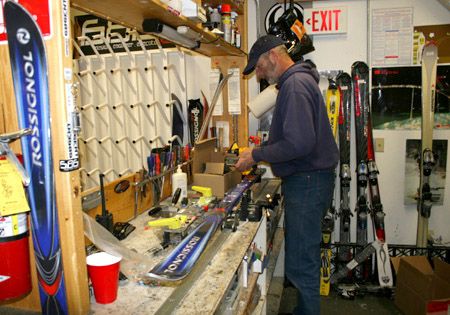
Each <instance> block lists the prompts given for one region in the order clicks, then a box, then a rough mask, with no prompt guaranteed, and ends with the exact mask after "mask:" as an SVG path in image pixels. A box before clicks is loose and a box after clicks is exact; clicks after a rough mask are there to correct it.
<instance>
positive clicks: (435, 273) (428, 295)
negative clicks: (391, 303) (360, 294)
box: [392, 256, 450, 315]
mask: <svg viewBox="0 0 450 315" xmlns="http://www.w3.org/2000/svg"><path fill="white" fill-rule="evenodd" d="M392 264H393V266H394V269H395V271H396V273H397V287H396V290H395V304H396V305H397V307H398V308H399V309H400V310H401V311H402V312H404V313H405V314H408V315H441V314H445V315H447V314H448V311H449V310H450V265H449V264H447V263H445V262H443V261H442V260H440V259H438V258H434V259H433V264H434V270H433V268H432V267H431V264H430V263H429V262H428V259H427V257H425V256H406V257H394V258H392Z"/></svg>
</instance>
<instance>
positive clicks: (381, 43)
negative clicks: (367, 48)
mask: <svg viewBox="0 0 450 315" xmlns="http://www.w3.org/2000/svg"><path fill="white" fill-rule="evenodd" d="M371 30H372V36H371V38H372V43H371V47H372V48H371V49H372V58H371V60H372V66H387V65H392V66H398V65H411V64H412V62H411V61H412V39H413V8H409V7H407V8H389V9H374V10H372V25H371Z"/></svg>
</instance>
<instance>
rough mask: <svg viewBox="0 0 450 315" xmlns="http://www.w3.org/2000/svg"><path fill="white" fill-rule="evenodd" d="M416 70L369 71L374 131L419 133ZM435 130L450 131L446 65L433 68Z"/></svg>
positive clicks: (418, 72) (449, 80) (449, 77)
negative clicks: (435, 70)
mask: <svg viewBox="0 0 450 315" xmlns="http://www.w3.org/2000/svg"><path fill="white" fill-rule="evenodd" d="M421 71H422V69H421V67H420V66H411V67H386V68H373V69H372V123H373V127H374V129H395V130H404V129H407V130H414V129H420V127H421V122H422V120H421V117H422V98H421V93H422V85H421V84H422V75H421V73H422V72H421ZM435 100H436V103H435V114H434V128H435V129H450V65H439V66H438V67H437V78H436V97H435Z"/></svg>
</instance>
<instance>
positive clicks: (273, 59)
mask: <svg viewBox="0 0 450 315" xmlns="http://www.w3.org/2000/svg"><path fill="white" fill-rule="evenodd" d="M267 56H268V57H269V60H270V62H272V63H275V62H277V60H278V55H277V53H276V51H275V50H273V49H271V50H269V51H268V54H267Z"/></svg>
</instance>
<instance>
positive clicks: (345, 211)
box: [336, 72, 353, 269]
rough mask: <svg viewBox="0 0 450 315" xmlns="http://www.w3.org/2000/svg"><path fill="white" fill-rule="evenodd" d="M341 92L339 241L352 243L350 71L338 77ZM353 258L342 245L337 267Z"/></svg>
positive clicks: (346, 247) (339, 121)
mask: <svg viewBox="0 0 450 315" xmlns="http://www.w3.org/2000/svg"><path fill="white" fill-rule="evenodd" d="M336 83H337V85H338V87H339V90H340V93H341V101H340V105H339V119H338V124H339V152H340V172H339V181H340V205H339V242H340V243H341V245H342V244H350V222H351V217H352V216H353V214H352V212H351V210H350V181H351V169H350V139H351V138H350V135H351V102H352V78H351V77H350V75H349V74H348V73H345V72H343V73H341V74H339V75H338V76H337V78H336ZM351 258H352V252H351V247H350V246H341V247H340V248H339V251H338V254H337V268H338V269H341V267H342V264H346V263H348V262H349V261H350V260H351Z"/></svg>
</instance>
